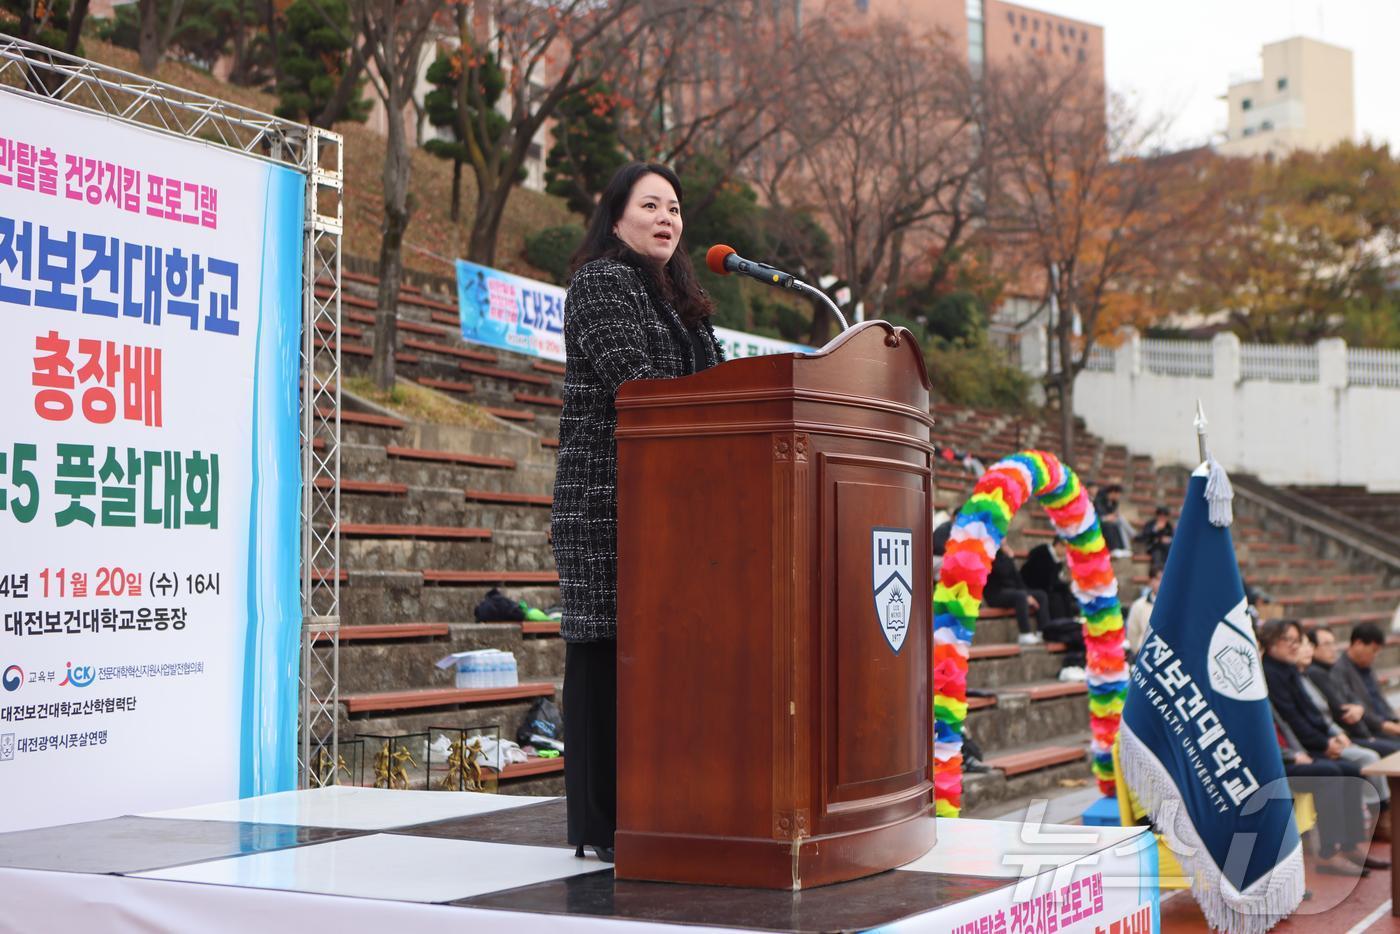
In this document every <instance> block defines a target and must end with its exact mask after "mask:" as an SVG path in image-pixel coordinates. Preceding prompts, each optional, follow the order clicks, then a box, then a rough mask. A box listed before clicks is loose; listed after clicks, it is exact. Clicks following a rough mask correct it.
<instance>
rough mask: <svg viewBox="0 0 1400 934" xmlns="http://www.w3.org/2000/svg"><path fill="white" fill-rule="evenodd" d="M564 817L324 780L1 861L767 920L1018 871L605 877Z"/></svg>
mask: <svg viewBox="0 0 1400 934" xmlns="http://www.w3.org/2000/svg"><path fill="white" fill-rule="evenodd" d="M564 815H565V812H564V801H563V799H561V798H526V797H512V796H508V795H486V794H469V793H461V794H458V793H449V792H425V791H386V790H376V789H368V788H351V787H335V788H324V789H317V790H311V791H294V792H286V793H283V794H275V795H268V796H265V797H261V798H252V799H245V800H242V801H233V802H227V803H221V804H211V805H205V806H199V807H192V808H183V809H180V810H175V811H164V812H159V813H154V814H146V815H139V816H132V817H118V818H113V819H110V820H102V821H92V822H88V823H82V824H69V825H63V826H58V827H47V828H41V829H35V830H24V831H16V832H13V833H7V834H0V868H11V869H34V870H48V871H59V872H69V873H102V874H116V875H122V876H132V877H138V878H149V879H164V880H174V881H181V882H190V883H203V884H206V885H220V886H242V887H248V888H255V889H270V890H282V891H291V892H306V893H317V894H321V895H331V896H346V897H354V898H372V899H388V900H393V901H400V902H417V903H426V904H437V905H456V906H466V907H472V908H487V909H496V910H504V911H520V912H531V913H535V914H568V915H574V916H592V917H596V918H600V919H602V918H606V919H613V920H617V921H646V922H653V923H656V922H661V923H679V924H693V925H706V926H715V927H726V928H748V929H755V930H768V931H829V930H833V929H836V930H850V929H869V928H874V927H879V926H881V925H885V924H889V923H892V922H894V921H897V920H899V919H901V918H909V917H912V916H915V915H922V914H926V913H928V912H931V911H935V910H937V909H939V908H943V907H946V906H949V905H952V904H955V903H957V902H960V901H962V900H964V899H967V898H972V897H975V896H978V895H981V894H983V893H986V892H989V891H991V890H993V889H998V888H1002V887H1006V886H1009V885H1012V884H1013V883H1014V881H1015V876H1016V875H1017V874H1018V873H1017V871H1016V869H1015V867H1012V868H1011V870H1010V871H1009V872H1008V869H1007V867H1005V866H1003V865H1000V861H999V859H998V849H999V847H1000V846H1001V844H1000V843H999V842H998V840H997V839H995V838H996V837H998V836H999V834H996V833H993V834H990V835H989V834H986V833H983V834H980V835H978V836H979V839H981V840H982V843H981V844H980V845H981V846H982V848H983V849H985V850H986V852H985V853H982V854H980V856H979V855H977V854H972V855H971V856H969V851H968V850H967V848H966V846H963V847H961V848H960V852H959V855H958V857H957V859H956V860H955V862H956V864H957V867H958V868H957V871H958V873H959V874H952V873H950V872H949V869H950V866H949V865H947V863H948V862H949V861H948V860H945V859H939V858H938V857H937V854H938V852H939V850H946V847H942V846H940V847H936V848H935V850H934V852H933V853H930V854H929V856H927V857H924V858H923V859H921V860H917V861H915V862H914V863H911V864H910V865H909V866H906V867H904V868H902V869H898V870H894V871H891V872H885V873H881V874H879V875H876V876H872V877H869V878H866V879H861V880H857V881H855V882H848V883H843V884H839V885H831V886H824V887H820V888H815V889H810V890H807V891H804V892H802V893H801V894H800V896H795V895H794V894H793V893H791V892H781V891H765V890H758V889H729V888H717V887H709V886H689V885H674V884H662V883H650V882H623V881H614V879H613V874H612V869H611V867H610V866H608V865H606V864H604V863H601V862H599V861H598V860H597V859H596V858H595V857H594V856H593V855H592V852H591V851H590V852H589V855H588V858H586V859H578V858H576V857H575V856H574V851H573V849H572V848H571V847H569V845H568V843H567V842H566V840H565V816H564ZM963 823H965V824H969V825H970V824H987V825H993V826H995V822H983V821H967V822H963ZM944 826H946V825H944V824H941V825H940V839H944V838H945V837H946V834H945V833H944V832H943V827H944ZM1012 826H1014V825H1012ZM1007 829H1008V830H1009V829H1010V827H1008V828H1007ZM1120 842H1121V840H1120V839H1119V838H1118V837H1116V836H1115V837H1114V838H1113V839H1111V840H1106V841H1105V844H1104V845H1112V844H1117V843H1120ZM976 846H977V845H974V849H975V848H976Z"/></svg>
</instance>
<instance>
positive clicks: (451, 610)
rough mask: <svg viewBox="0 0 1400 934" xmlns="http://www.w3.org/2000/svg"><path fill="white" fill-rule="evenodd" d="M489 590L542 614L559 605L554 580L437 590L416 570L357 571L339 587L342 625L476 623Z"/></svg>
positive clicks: (437, 588)
mask: <svg viewBox="0 0 1400 934" xmlns="http://www.w3.org/2000/svg"><path fill="white" fill-rule="evenodd" d="M493 586H499V587H500V589H501V590H502V591H503V592H504V593H505V594H506V595H507V596H508V597H510V599H512V600H517V601H519V600H523V601H525V602H526V603H528V604H529V605H530V606H534V607H538V608H540V609H542V610H547V609H549V608H550V607H553V606H555V605H557V604H558V603H559V587H558V585H557V584H555V583H553V582H548V583H540V582H518V583H508V584H504V585H494V584H492V583H489V582H483V583H475V584H470V585H468V584H459V585H456V586H439V585H435V584H425V583H424V582H423V575H422V574H421V573H419V572H416V571H403V570H399V571H362V570H356V571H352V572H348V573H347V574H346V579H345V581H344V582H343V583H342V584H341V586H340V602H341V618H342V622H343V623H344V624H345V625H359V624H367V623H398V622H461V621H466V620H474V619H475V618H476V616H475V610H476V607H477V605H478V604H479V603H481V600H482V598H484V597H485V596H486V592H487V591H488V590H490V589H491V588H492V587H493Z"/></svg>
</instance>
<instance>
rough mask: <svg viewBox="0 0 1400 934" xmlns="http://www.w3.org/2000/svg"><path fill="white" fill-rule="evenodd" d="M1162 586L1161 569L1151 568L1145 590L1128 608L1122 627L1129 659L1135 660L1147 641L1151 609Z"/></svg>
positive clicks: (1150, 622)
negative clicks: (1126, 618)
mask: <svg viewBox="0 0 1400 934" xmlns="http://www.w3.org/2000/svg"><path fill="white" fill-rule="evenodd" d="M1161 586H1162V569H1161V568H1153V569H1152V570H1150V571H1148V573H1147V590H1146V591H1145V592H1144V593H1143V595H1142V596H1141V597H1138V598H1137V599H1136V600H1134V601H1133V605H1132V606H1130V607H1129V608H1128V623H1127V625H1126V626H1125V627H1124V629H1125V632H1126V635H1127V640H1128V657H1129V659H1134V658H1137V653H1138V652H1141V651H1142V644H1143V643H1144V642H1146V641H1147V630H1148V629H1149V628H1150V627H1151V624H1152V607H1153V606H1155V605H1156V603H1157V591H1158V590H1159V589H1161Z"/></svg>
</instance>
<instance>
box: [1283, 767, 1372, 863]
mask: <svg viewBox="0 0 1400 934" xmlns="http://www.w3.org/2000/svg"><path fill="white" fill-rule="evenodd" d="M1283 773H1284V774H1285V775H1287V776H1288V784H1289V787H1291V788H1292V789H1293V790H1294V791H1305V792H1312V796H1313V805H1314V806H1315V807H1316V808H1317V836H1318V842H1319V843H1320V844H1321V847H1320V849H1321V851H1322V857H1323V858H1324V859H1326V858H1327V857H1329V856H1331V855H1332V854H1334V853H1336V852H1337V851H1338V850H1349V849H1351V848H1352V847H1354V846H1357V845H1358V844H1363V843H1365V842H1366V817H1365V815H1364V814H1363V813H1362V810H1361V801H1362V798H1361V794H1362V791H1363V790H1364V789H1365V788H1366V787H1368V786H1367V785H1366V783H1365V782H1364V781H1361V767H1360V766H1359V765H1357V764H1356V763H1354V762H1347V761H1346V760H1343V759H1314V760H1313V761H1312V762H1309V763H1308V764H1307V765H1298V764H1296V763H1293V764H1289V763H1285V764H1284V767H1283ZM1344 778H1345V779H1351V780H1350V781H1343V780H1342V779H1344Z"/></svg>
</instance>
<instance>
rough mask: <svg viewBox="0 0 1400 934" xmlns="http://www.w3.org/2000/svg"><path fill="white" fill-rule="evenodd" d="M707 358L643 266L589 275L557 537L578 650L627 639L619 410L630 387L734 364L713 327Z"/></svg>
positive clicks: (572, 364)
mask: <svg viewBox="0 0 1400 934" xmlns="http://www.w3.org/2000/svg"><path fill="white" fill-rule="evenodd" d="M699 327H700V328H703V331H700V332H697V333H699V334H700V335H701V336H702V337H703V340H701V341H700V342H699V343H700V346H701V348H702V350H703V351H704V352H705V353H704V356H705V359H704V360H701V361H699V365H698V366H697V362H696V359H695V356H696V354H695V344H694V343H693V342H692V341H691V338H690V333H689V332H688V331H687V329H686V327H685V325H684V324H683V323H682V322H681V319H680V316H679V315H677V314H676V312H675V310H674V309H672V308H671V306H670V304H669V303H667V302H665V301H663V300H661V299H660V298H659V297H657V296H654V295H653V294H652V293H651V292H650V291H649V290H648V289H647V286H646V284H645V282H644V280H643V279H642V276H641V274H640V273H639V272H638V271H637V270H636V269H634V268H633V267H631V266H629V265H627V264H626V263H623V262H620V261H618V260H611V259H597V260H594V261H593V262H591V263H587V264H585V265H584V266H581V267H579V270H578V271H577V272H576V273H574V277H573V281H572V282H570V283H569V294H568V298H567V299H566V300H565V303H564V353H565V355H566V357H567V359H566V360H565V364H564V370H565V372H564V412H563V415H562V416H561V417H560V419H559V466H558V469H557V471H556V473H555V476H554V510H553V513H552V514H551V516H550V532H551V537H552V538H553V540H554V563H555V565H556V566H557V567H558V569H559V590H560V594H561V596H562V597H563V604H564V619H563V621H562V623H561V624H560V632H561V634H562V635H563V637H564V638H565V639H566V640H568V641H570V642H594V641H598V640H602V639H615V638H616V637H617V439H616V438H615V437H614V436H613V432H614V430H616V428H617V408H616V407H615V406H614V404H613V402H614V399H615V398H616V397H617V390H618V387H619V386H621V385H622V384H623V383H625V382H627V381H628V380H629V379H657V378H661V377H676V376H689V375H690V374H692V373H695V372H697V371H698V370H702V369H704V368H705V367H707V366H712V365H714V364H716V363H718V362H720V361H721V360H723V359H724V351H723V350H722V349H721V347H720V345H719V342H718V341H717V340H716V339H715V335H714V330H713V329H712V328H711V327H710V324H709V322H708V321H703V322H702V323H701V324H700V326H699Z"/></svg>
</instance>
